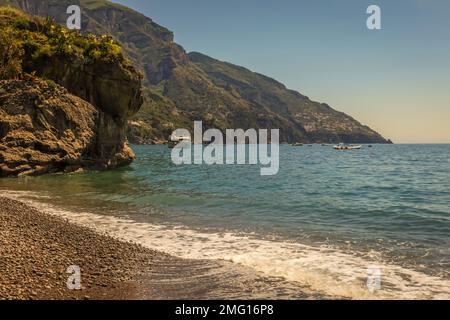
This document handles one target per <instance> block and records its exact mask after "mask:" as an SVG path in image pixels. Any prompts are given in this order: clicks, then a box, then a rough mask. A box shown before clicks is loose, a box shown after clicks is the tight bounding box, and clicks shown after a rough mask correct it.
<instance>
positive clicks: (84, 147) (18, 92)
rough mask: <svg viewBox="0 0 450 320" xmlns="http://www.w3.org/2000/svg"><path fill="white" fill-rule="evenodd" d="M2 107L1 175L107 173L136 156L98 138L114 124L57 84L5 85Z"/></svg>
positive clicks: (1, 83) (0, 86)
mask: <svg viewBox="0 0 450 320" xmlns="http://www.w3.org/2000/svg"><path fill="white" fill-rule="evenodd" d="M0 106H1V108H0V176H16V175H36V174H43V173H51V172H73V171H77V170H79V169H83V168H88V169H106V168H110V167H116V166H119V165H124V164H128V163H129V162H130V161H131V159H132V157H133V153H132V151H131V149H129V147H128V146H127V144H126V142H124V141H120V142H119V141H118V140H115V144H117V146H116V148H113V149H105V148H104V142H105V136H104V135H103V134H99V133H101V132H103V131H105V124H107V123H109V122H110V121H111V120H108V119H105V116H106V115H105V114H104V113H102V112H101V111H99V110H98V109H97V108H95V107H94V106H93V105H91V104H90V103H88V102H86V101H84V100H82V99H80V98H78V97H76V96H74V95H72V94H70V93H68V92H67V90H66V89H64V88H62V87H60V86H59V85H56V84H54V83H53V82H50V81H44V80H40V79H33V80H1V81H0ZM106 143H107V144H111V141H108V139H107V141H106ZM119 144H121V146H119Z"/></svg>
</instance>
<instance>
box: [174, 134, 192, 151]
mask: <svg viewBox="0 0 450 320" xmlns="http://www.w3.org/2000/svg"><path fill="white" fill-rule="evenodd" d="M181 142H185V143H192V141H191V137H190V136H177V135H175V133H172V135H171V136H170V137H169V142H168V146H169V148H173V147H175V146H176V145H177V144H179V143H181Z"/></svg>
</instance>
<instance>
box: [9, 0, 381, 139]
mask: <svg viewBox="0 0 450 320" xmlns="http://www.w3.org/2000/svg"><path fill="white" fill-rule="evenodd" d="M2 2H3V3H10V4H14V5H17V6H19V7H21V8H22V9H24V10H27V11H28V12H30V13H33V14H38V15H41V16H47V15H50V16H52V17H55V19H56V20H57V22H58V23H61V24H64V23H65V22H66V19H67V14H66V8H67V6H68V5H71V4H79V5H80V6H81V7H82V12H83V15H82V30H83V31H84V32H93V33H96V34H110V35H112V36H113V37H114V38H115V39H116V40H117V41H119V42H120V43H121V44H122V45H123V47H124V50H125V51H126V53H127V54H128V56H129V57H130V59H132V60H133V62H134V64H135V65H136V67H138V68H139V69H140V70H141V72H142V73H143V74H144V84H145V86H146V98H145V102H144V104H143V107H142V108H141V110H140V111H139V112H138V113H137V114H136V115H135V116H134V117H133V119H132V122H130V124H131V128H130V129H129V134H130V137H132V139H133V141H135V142H155V141H164V140H165V139H167V136H168V134H167V132H168V128H179V127H186V123H187V122H189V123H190V125H191V126H192V121H193V120H203V122H204V125H205V127H207V128H208V127H215V128H219V129H222V130H223V129H226V128H243V129H247V128H257V129H258V128H279V129H280V138H281V140H282V141H287V142H293V141H302V142H349V143H353V142H367V143H386V142H388V141H387V140H386V139H384V138H383V137H382V136H381V135H380V134H378V133H377V132H375V131H374V130H372V129H370V128H369V127H367V126H364V125H362V124H361V123H359V122H358V121H356V120H355V119H353V118H352V117H350V116H348V115H346V114H344V113H342V112H338V111H336V110H334V109H332V108H331V107H330V106H328V105H327V104H323V103H318V102H315V101H312V100H310V99H309V98H308V97H306V96H304V95H301V94H300V93H298V92H295V91H292V90H288V89H287V88H286V87H285V86H284V85H282V84H281V83H279V82H277V81H275V80H273V79H270V78H267V77H264V76H262V75H258V74H256V73H253V72H250V71H249V70H246V69H244V68H241V67H238V66H233V65H230V64H226V63H221V62H220V61H217V60H214V59H211V58H209V57H207V56H204V55H201V54H195V53H192V54H189V55H188V54H186V52H185V51H184V49H183V48H182V47H181V46H179V45H177V44H176V43H175V42H174V41H173V34H172V32H170V31H169V30H167V29H166V28H164V27H162V26H159V25H158V24H156V23H155V22H153V21H152V20H151V19H150V18H147V17H145V16H144V15H142V14H140V13H138V12H136V11H133V10H131V9H129V8H127V7H124V6H122V5H118V4H115V3H113V2H110V1H104V0H59V1H49V0H0V3H2ZM155 96H160V97H161V98H157V99H154V98H152V97H155ZM163 104H164V105H163ZM165 106H167V108H166V107H165ZM167 109H169V110H167ZM187 128H189V127H187Z"/></svg>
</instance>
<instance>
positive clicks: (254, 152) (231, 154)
mask: <svg viewBox="0 0 450 320" xmlns="http://www.w3.org/2000/svg"><path fill="white" fill-rule="evenodd" d="M224 136H225V138H224ZM171 141H176V142H178V143H177V144H176V145H175V146H174V148H173V150H172V153H171V158H172V162H173V163H174V164H175V165H183V164H196V165H200V164H207V165H224V164H226V165H257V164H259V165H261V168H260V175H261V176H273V175H276V174H277V173H278V171H279V168H280V130H279V129H270V142H269V135H268V129H258V130H256V129H247V130H246V131H244V130H243V129H226V130H225V134H223V133H222V131H220V130H219V129H208V130H206V131H205V132H203V122H202V121H194V140H193V142H194V143H193V144H192V139H191V133H190V131H189V130H187V129H177V130H175V131H173V133H172V135H171ZM205 142H206V143H207V144H206V145H205ZM192 148H193V149H194V150H193V151H194V152H193V154H192Z"/></svg>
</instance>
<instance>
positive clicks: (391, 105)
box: [114, 0, 450, 143]
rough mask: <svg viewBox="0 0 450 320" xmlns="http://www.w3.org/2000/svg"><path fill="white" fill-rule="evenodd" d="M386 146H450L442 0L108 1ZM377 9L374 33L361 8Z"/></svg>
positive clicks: (447, 35)
mask: <svg viewBox="0 0 450 320" xmlns="http://www.w3.org/2000/svg"><path fill="white" fill-rule="evenodd" d="M114 1H115V2H119V3H122V4H125V5H128V6H130V7H132V8H134V9H137V10H138V11H140V12H142V13H144V14H145V15H147V16H149V17H151V18H152V19H153V20H154V21H155V22H157V23H158V24H161V25H163V26H165V27H167V28H169V29H170V30H172V31H173V32H174V34H175V41H176V42H178V43H179V44H181V45H182V46H183V47H184V48H185V49H186V51H188V52H189V51H199V52H202V53H205V54H208V55H210V56H212V57H214V58H217V59H220V60H224V61H228V62H232V63H235V64H238V65H242V66H245V67H247V68H249V69H251V70H253V71H256V72H259V73H263V74H266V75H268V76H270V77H273V78H275V79H277V80H278V81H280V82H282V83H284V84H285V85H286V86H287V87H289V88H291V89H294V90H298V91H300V92H301V93H303V94H305V95H307V96H309V97H310V98H311V99H313V100H316V101H319V102H326V103H328V104H330V105H331V106H332V107H333V108H335V109H337V110H340V111H344V112H346V113H348V114H350V115H351V116H353V117H355V118H356V119H357V120H359V121H361V122H362V123H364V124H367V125H369V126H370V127H372V128H373V129H375V130H377V131H379V132H380V133H381V134H382V135H384V136H385V137H387V138H391V139H392V140H394V142H398V143H400V142H406V143H410V142H421V143H426V142H447V143H450V1H448V0H395V1H393V0H372V1H366V0H345V1H342V0H316V1H314V0H310V1H302V0H290V1H288V0H285V1H283V0H227V1H219V0H191V1H188V0H145V1H144V0H114ZM370 4H376V5H379V6H380V7H381V14H382V17H381V19H382V30H374V31H371V30H368V29H367V27H366V19H367V17H368V15H367V14H366V9H367V7H368V6H369V5H370Z"/></svg>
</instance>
